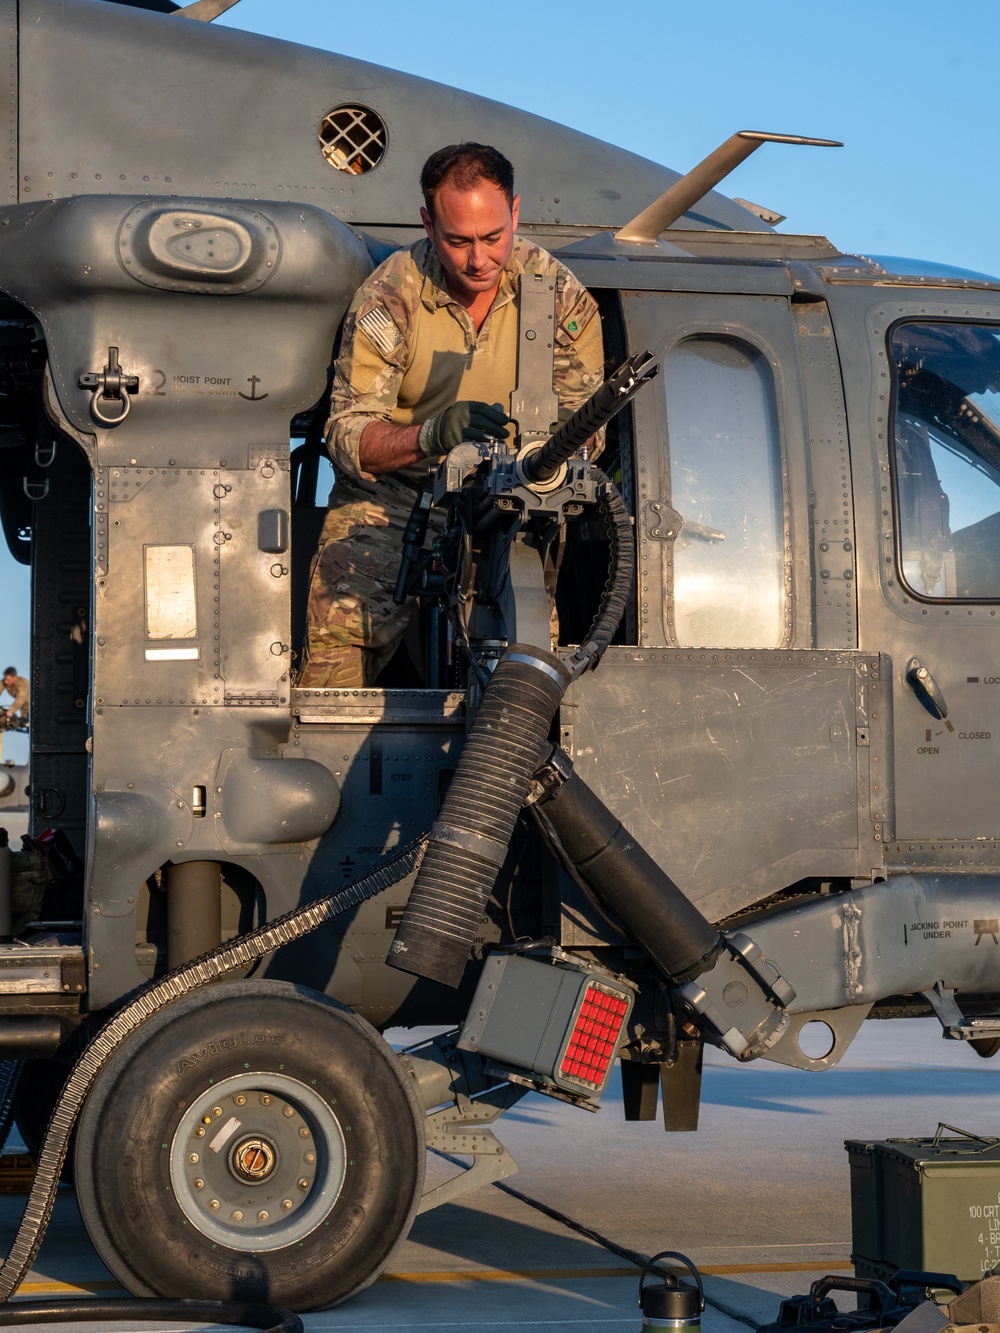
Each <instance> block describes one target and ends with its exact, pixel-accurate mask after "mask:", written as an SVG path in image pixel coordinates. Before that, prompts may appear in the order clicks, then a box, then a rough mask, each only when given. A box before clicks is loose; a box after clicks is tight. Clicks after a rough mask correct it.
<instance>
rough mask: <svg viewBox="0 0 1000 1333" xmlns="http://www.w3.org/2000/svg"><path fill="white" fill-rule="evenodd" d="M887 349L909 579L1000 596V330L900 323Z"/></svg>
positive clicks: (957, 592) (930, 587)
mask: <svg viewBox="0 0 1000 1333" xmlns="http://www.w3.org/2000/svg"><path fill="white" fill-rule="evenodd" d="M890 349H891V354H892V360H893V366H894V371H895V413H894V421H895V431H894V437H895V464H896V467H895V470H896V504H897V514H898V530H899V548H900V549H899V561H900V569H901V574H902V578H903V582H904V583H905V584H906V585H907V586H908V587H909V588H910V590H911V591H912V592H914V593H916V594H918V595H919V596H920V597H927V598H946V599H952V600H956V599H968V600H973V601H984V600H993V599H1000V328H998V327H996V326H994V325H988V324H955V323H944V322H942V323H936V324H931V323H926V324H900V325H897V327H896V328H895V329H894V330H893V333H892V337H891V340H890Z"/></svg>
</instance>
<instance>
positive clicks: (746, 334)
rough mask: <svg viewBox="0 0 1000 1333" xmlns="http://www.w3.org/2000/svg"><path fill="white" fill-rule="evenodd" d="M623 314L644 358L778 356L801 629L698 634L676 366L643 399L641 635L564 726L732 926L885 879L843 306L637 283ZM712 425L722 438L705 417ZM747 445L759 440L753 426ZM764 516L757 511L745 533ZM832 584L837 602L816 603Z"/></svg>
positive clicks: (784, 521) (591, 767)
mask: <svg viewBox="0 0 1000 1333" xmlns="http://www.w3.org/2000/svg"><path fill="white" fill-rule="evenodd" d="M622 306H623V313H624V318H625V321H626V327H627V335H628V341H629V347H628V350H629V351H630V352H632V351H636V350H640V349H642V348H644V347H647V346H648V347H649V348H650V349H651V350H653V351H654V353H655V354H656V355H657V356H659V357H661V358H668V357H669V355H670V353H671V351H672V350H673V349H675V348H677V347H680V346H683V345H684V343H685V342H686V341H687V340H690V339H709V340H712V339H715V340H719V341H721V342H723V343H725V344H726V345H727V346H728V345H736V346H737V348H739V347H740V346H742V347H746V348H748V349H750V350H751V351H752V353H753V354H754V355H753V356H747V357H745V358H744V360H745V361H747V362H752V361H754V360H756V362H757V369H758V371H759V370H760V369H761V363H762V362H763V364H766V366H767V368H768V370H769V372H770V375H771V377H772V378H773V385H774V395H773V397H774V418H775V421H776V422H777V430H778V441H777V448H778V451H779V452H778V459H779V460H780V461H779V463H778V464H777V466H778V467H779V470H780V480H781V484H782V488H783V492H782V503H781V509H780V513H781V531H782V536H783V540H784V550H783V553H782V565H783V571H784V575H783V576H784V580H785V606H784V619H783V621H782V623H781V625H780V626H779V630H778V632H777V633H776V634H774V635H773V640H774V641H773V642H772V644H771V646H761V644H760V643H753V642H744V643H743V644H740V643H739V642H733V643H725V642H718V641H717V642H716V643H714V644H697V643H686V644H682V643H680V642H678V638H677V635H676V633H675V630H674V626H675V625H676V624H677V623H678V618H677V616H676V614H673V613H672V608H671V606H670V605H669V603H668V598H669V597H670V596H671V594H672V588H671V577H672V574H673V561H672V560H671V559H670V558H669V554H668V553H667V543H668V542H669V541H671V540H673V539H675V538H676V534H677V532H678V531H679V530H681V529H680V527H679V522H678V520H679V519H686V518H687V517H688V516H686V515H683V514H678V512H677V508H676V502H675V500H674V497H673V495H672V493H671V489H670V481H671V471H670V453H669V449H670V438H669V424H670V423H669V404H668V401H667V386H668V385H669V384H670V376H669V375H668V374H661V376H660V377H659V378H658V381H657V384H658V385H659V386H660V387H659V388H658V389H656V388H650V389H649V390H648V391H647V392H645V393H644V394H641V395H639V396H638V397H637V399H636V400H635V403H634V404H633V409H634V412H635V428H636V429H635V437H636V459H635V471H636V477H637V482H638V485H637V492H638V493H637V525H636V526H637V537H638V539H639V547H640V565H639V626H640V629H639V636H638V637H639V642H638V643H637V644H636V645H634V646H632V647H627V646H615V647H612V648H611V649H609V651H608V653H607V655H606V657H605V661H604V664H603V665H602V669H601V670H600V671H598V672H595V673H594V674H593V677H590V676H586V677H583V678H582V679H581V681H580V682H579V683H578V684H577V685H575V686H574V687H573V690H572V691H571V693H570V696H569V698H568V701H567V702H568V704H569V705H571V707H569V708H565V709H564V710H563V715H564V717H565V719H566V723H567V727H566V728H565V729H564V731H565V730H568V731H569V732H570V733H571V740H572V746H573V755H574V762H576V763H577V765H578V767H579V768H580V771H581V773H582V775H583V776H584V778H585V780H586V781H587V782H589V783H591V784H592V785H593V786H594V787H595V789H596V790H597V791H598V793H599V794H600V795H602V797H603V798H604V799H605V800H608V801H609V803H611V804H612V805H613V807H614V809H615V811H616V813H617V814H618V815H619V816H620V817H621V819H622V821H623V823H624V824H625V826H626V827H627V828H628V829H629V831H630V832H631V833H632V834H633V835H634V836H635V837H636V838H637V840H638V841H639V842H640V843H641V844H642V845H643V846H645V847H646V848H647V850H648V851H649V852H650V854H651V855H652V856H653V857H654V859H656V860H657V861H658V862H659V863H660V864H661V865H663V866H664V867H665V869H667V871H668V872H669V873H670V874H671V876H672V877H673V878H674V880H675V882H676V883H677V884H678V885H679V886H680V887H681V888H682V889H683V891H684V892H685V893H686V894H687V896H688V897H690V898H691V899H692V900H693V901H694V902H696V903H697V904H698V905H699V907H700V908H701V909H702V911H704V912H705V913H706V915H708V916H709V917H710V918H711V919H712V920H721V919H723V918H725V917H726V916H728V915H730V914H731V913H733V912H736V911H739V910H741V909H742V908H745V907H747V906H749V905H750V904H752V903H754V902H757V901H759V900H760V899H761V898H763V897H766V896H768V895H769V894H771V893H774V892H776V891H778V890H780V889H782V888H785V887H786V886H787V885H789V884H791V883H794V882H796V881H797V880H799V879H802V878H805V877H807V876H816V877H819V878H824V879H827V878H833V877H838V876H845V877H851V878H853V877H866V878H867V877H870V876H871V873H872V868H873V867H875V866H878V865H880V863H881V859H882V857H881V846H880V838H881V832H880V829H879V827H878V824H877V821H876V820H875V819H874V817H873V816H874V814H875V813H876V812H875V809H874V806H873V803H872V785H873V778H872V773H873V771H874V772H875V773H877V774H880V770H881V769H882V768H884V767H885V764H884V760H882V761H881V762H880V760H879V757H880V756H881V755H882V754H883V752H884V737H883V735H882V733H881V731H880V730H878V728H875V729H874V730H873V728H872V722H871V717H870V698H871V689H872V686H873V683H875V682H876V681H877V678H878V674H879V660H878V658H877V657H871V656H869V655H866V654H862V653H859V652H858V651H857V649H856V647H855V645H856V629H855V624H856V607H855V601H854V582H855V566H854V549H853V548H854V533H853V509H852V506H851V503H850V471H849V459H848V455H847V447H846V436H845V417H844V406H843V396H842V389H841V384H840V377H839V366H838V363H837V358H836V349H835V346H834V345H833V340H832V334H831V328H830V322H829V316H828V314H827V312H826V308H825V305H824V304H823V303H822V302H812V303H809V306H810V309H809V310H808V311H800V309H799V308H798V306H797V305H793V304H792V302H791V300H790V295H789V296H780V295H772V294H770V293H768V294H762V293H761V292H760V291H759V290H758V291H756V292H753V293H751V292H746V294H738V295H737V294H732V293H703V292H690V291H688V292H669V293H664V292H650V291H648V290H647V291H643V292H623V293H622ZM803 329H804V330H805V332H803ZM803 345H804V350H803ZM721 359H722V360H723V361H724V360H725V358H724V357H723V358H721ZM734 364H736V363H735V362H734ZM692 402H693V403H694V404H695V406H697V402H698V400H697V398H696V397H695V398H692ZM712 406H713V404H712V402H711V401H704V400H703V401H702V407H703V408H704V409H705V410H708V411H710V410H711V408H712ZM693 410H694V409H693ZM725 410H728V411H730V415H731V416H732V410H731V408H726V409H725ZM695 425H696V426H699V427H700V428H703V429H705V430H706V431H710V430H711V429H712V423H711V418H710V417H709V416H706V415H705V411H702V412H701V414H700V416H699V418H698V420H697V421H696V422H695ZM831 442H832V444H831ZM730 447H732V448H733V450H734V451H736V450H738V449H739V448H740V447H741V438H740V436H739V432H738V431H737V430H736V429H734V430H733V431H732V434H731V439H730ZM706 453H707V456H709V457H711V450H710V449H709V450H707V451H706ZM687 456H688V459H689V460H690V459H693V458H694V459H696V457H697V453H696V451H695V452H692V451H691V450H690V449H688V455H687ZM717 460H718V454H717V453H716V455H715V459H714V460H713V462H711V463H710V464H709V466H710V467H712V468H713V470H714V479H715V480H716V481H717V482H718V484H719V486H720V489H721V490H723V491H724V492H727V493H736V495H737V499H738V498H739V497H738V490H739V487H738V478H737V477H736V473H737V471H738V468H736V467H734V468H733V469H726V468H722V467H720V466H719V465H718V461H717ZM657 506H659V507H658V508H657ZM729 512H730V513H733V512H735V513H737V514H739V507H738V505H737V507H736V508H735V510H734V509H733V508H732V506H730V510H729ZM696 519H697V522H698V523H699V524H700V525H701V526H702V528H707V529H708V532H707V533H705V532H696V533H694V534H693V538H692V540H702V541H704V540H706V539H707V540H708V541H709V542H713V541H716V540H717V538H716V535H715V532H716V530H715V527H714V526H713V525H712V522H711V519H710V518H707V517H706V515H705V514H699V515H697V516H696ZM752 523H753V515H752V514H751V513H749V512H748V513H747V514H746V515H745V519H744V526H746V527H747V528H750V527H751V526H752ZM718 527H719V530H720V531H721V527H722V525H721V524H719V525H718ZM671 529H672V530H673V536H671ZM731 534H732V529H731V530H730V534H724V535H731ZM736 535H737V536H738V537H739V536H740V534H739V533H737V534H736ZM665 538H666V540H664V539H665ZM824 544H825V546H826V548H827V549H826V550H823V551H821V550H820V547H822V546H823V545H824ZM831 545H836V546H838V547H839V549H838V550H837V555H838V556H840V557H841V558H840V560H839V562H838V564H837V566H836V569H837V574H838V586H837V587H836V588H832V587H831V588H830V589H827V586H826V585H828V584H832V582H833V581H832V579H829V578H827V579H820V578H819V577H816V573H818V572H819V571H816V563H817V562H818V560H819V559H820V558H822V557H826V559H827V563H826V564H824V565H823V566H822V568H829V567H832V555H831V551H830V547H831ZM845 546H846V548H847V549H845ZM845 575H846V577H845ZM815 584H821V585H822V588H823V591H822V592H818V593H817V596H816V598H815V599H814V596H813V588H814V585H815ZM772 623H773V616H772ZM598 756H599V760H598ZM873 759H874V760H875V765H876V766H873Z"/></svg>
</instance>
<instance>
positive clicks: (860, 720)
mask: <svg viewBox="0 0 1000 1333" xmlns="http://www.w3.org/2000/svg"><path fill="white" fill-rule="evenodd" d="M877 668H878V659H877V658H868V657H864V656H862V655H861V654H855V653H847V652H843V653H816V652H774V653H739V652H683V651H677V650H670V649H666V650H662V649H661V650H653V651H645V652H642V651H638V652H637V651H635V650H627V649H612V650H611V651H610V652H609V653H608V654H607V657H606V658H605V661H604V662H603V663H602V665H601V667H600V669H599V670H598V671H596V672H595V673H594V674H593V675H588V676H585V677H584V678H583V679H582V680H581V681H580V682H579V683H578V684H577V685H575V686H574V687H573V689H572V691H571V693H570V696H569V699H568V703H567V706H565V707H564V708H563V711H562V721H563V727H564V744H568V746H569V748H570V749H571V753H572V756H573V760H574V763H575V764H576V766H577V769H578V771H579V772H580V773H581V775H582V776H583V777H584V778H585V779H586V781H587V782H589V783H590V784H591V785H592V786H593V787H594V788H595V790H596V791H597V792H598V793H599V794H600V796H601V797H602V799H603V800H604V801H606V802H607V804H608V805H609V806H610V807H611V809H613V810H614V812H615V813H616V814H617V815H618V816H619V818H620V819H621V820H622V822H623V823H624V824H625V826H626V827H627V828H628V829H629V831H630V832H631V833H632V834H633V835H634V836H635V837H636V838H638V840H639V841H640V842H641V843H642V844H643V846H644V847H645V848H646V849H647V851H648V852H649V853H650V854H651V855H652V856H653V857H654V859H655V860H656V861H657V862H658V863H659V864H660V865H662V866H663V867H664V869H665V870H666V871H667V872H668V873H669V874H670V875H671V876H672V877H673V878H674V880H675V881H676V882H677V884H678V885H679V886H680V887H681V888H682V889H683V890H684V892H685V893H686V894H687V895H688V896H689V897H690V898H691V899H692V900H693V901H694V902H697V903H698V904H699V905H700V906H701V907H702V910H703V911H705V912H706V914H707V915H709V916H710V917H711V918H712V919H713V920H719V919H721V918H722V917H724V916H726V915H727V914H728V913H730V912H733V911H737V910H739V909H740V908H742V907H745V906H747V905H748V904H750V903H753V902H755V901H757V900H759V899H761V898H763V897H766V896H767V895H768V894H771V893H773V892H775V891H777V890H778V889H781V888H784V887H785V886H787V885H788V884H790V883H793V882H795V881H796V880H797V879H800V878H803V877H804V876H807V875H819V876H823V877H829V876H837V875H857V874H861V873H865V868H867V871H870V870H871V867H872V866H873V865H877V864H878V863H879V862H880V860H881V847H880V842H879V838H880V836H881V835H880V830H879V828H878V826H877V824H875V823H873V822H872V820H873V814H872V803H871V790H870V781H871V779H870V778H869V769H870V764H869V760H870V757H871V756H872V755H874V754H875V753H876V751H877V750H878V749H879V748H880V746H879V744H878V741H877V737H876V739H873V734H874V733H873V727H872V721H871V716H870V710H869V707H868V692H869V688H870V681H871V678H872V677H873V676H876V675H877ZM876 721H877V724H878V725H879V726H881V725H882V720H881V719H877V720H876ZM881 767H882V768H885V767H886V765H885V763H884V760H883V762H882V764H881ZM876 851H877V853H878V854H877V856H876V855H875V853H876ZM873 857H874V859H873Z"/></svg>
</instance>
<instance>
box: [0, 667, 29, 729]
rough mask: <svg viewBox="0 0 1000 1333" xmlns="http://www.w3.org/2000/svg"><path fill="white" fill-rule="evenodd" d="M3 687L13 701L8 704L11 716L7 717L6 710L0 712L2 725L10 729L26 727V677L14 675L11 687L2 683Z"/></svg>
mask: <svg viewBox="0 0 1000 1333" xmlns="http://www.w3.org/2000/svg"><path fill="white" fill-rule="evenodd" d="M3 689H4V690H6V692H7V693H8V694H9V695H10V696H11V698H12V700H13V702H12V703H11V704H9V705H8V707H9V708H11V709H13V716H12V717H9V718H8V717H7V710H6V709H4V710H3V711H2V712H0V719H2V723H3V726H4V727H6V728H8V729H12V728H15V727H26V726H27V725H28V698H29V684H28V680H27V677H25V676H15V677H14V685H13V687H11V686H9V685H4V686H3Z"/></svg>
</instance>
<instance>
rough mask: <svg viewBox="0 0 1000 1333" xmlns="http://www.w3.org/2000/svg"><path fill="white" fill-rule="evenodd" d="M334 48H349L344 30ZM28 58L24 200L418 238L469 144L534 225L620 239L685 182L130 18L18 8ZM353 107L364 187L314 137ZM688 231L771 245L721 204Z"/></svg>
mask: <svg viewBox="0 0 1000 1333" xmlns="http://www.w3.org/2000/svg"><path fill="white" fill-rule="evenodd" d="M331 12H332V11H331ZM338 12H339V11H338ZM236 13H237V16H238V14H239V10H237V11H236ZM237 22H239V18H238V17H237ZM341 36H342V37H343V39H344V41H345V43H349V41H350V34H349V28H348V27H346V26H345V27H344V28H343V30H342V33H341ZM20 59H21V87H22V106H21V121H22V126H21V167H20V185H21V199H22V200H25V201H32V200H37V199H45V198H46V197H53V196H54V197H55V198H59V197H61V196H64V195H70V194H90V193H93V194H108V193H111V192H118V193H139V192H143V191H146V190H149V191H151V192H155V193H157V194H174V193H176V194H189V193H190V194H199V195H209V196H213V197H214V196H225V195H229V196H236V197H241V198H257V199H292V200H309V201H310V202H311V203H314V204H319V205H320V206H321V207H323V208H326V209H329V210H330V211H331V212H332V213H335V214H336V215H337V216H338V217H341V218H343V219H345V220H346V221H352V222H357V223H359V224H362V225H364V224H365V223H378V222H381V223H412V222H413V221H414V220H415V215H416V206H417V204H418V203H419V191H418V189H417V181H416V175H417V170H418V167H419V164H420V163H421V162H423V161H424V160H425V159H426V158H427V157H428V156H429V154H430V153H432V152H434V150H435V149H437V148H440V146H441V145H442V144H444V143H453V142H455V141H457V140H460V139H472V140H476V141H478V142H480V143H492V144H496V145H497V147H498V148H500V149H501V150H502V151H503V152H506V153H508V154H509V155H510V156H511V158H512V159H513V160H514V161H515V162H516V163H517V172H518V185H519V189H520V193H521V199H522V204H521V209H522V215H523V218H524V221H525V222H540V223H554V224H560V223H580V222H584V223H586V224H588V225H591V226H604V225H607V226H621V225H622V224H624V223H625V222H627V221H628V220H629V218H632V217H634V216H635V214H636V213H637V212H638V211H639V209H641V208H645V207H646V205H647V204H648V203H649V202H650V200H651V199H655V198H656V196H657V195H658V194H659V193H660V192H661V191H662V190H665V189H666V188H667V186H668V185H671V184H672V183H673V182H674V181H675V180H676V179H677V173H676V172H674V171H670V170H669V169H667V168H666V167H661V166H658V165H657V164H655V163H653V162H649V161H647V160H645V159H643V158H641V157H637V156H636V155H635V154H634V153H629V152H626V151H625V150H623V149H621V148H615V147H613V146H612V145H611V144H607V143H602V142H601V141H600V140H598V139H593V138H590V137H589V136H587V135H583V134H578V133H576V132H574V131H573V130H568V129H564V128H563V127H562V126H560V125H555V124H553V122H552V121H549V120H543V119H542V118H540V117H537V116H530V115H527V114H526V113H525V112H523V111H519V110H516V109H515V108H513V107H508V106H503V105H501V104H500V103H498V102H494V101H490V100H489V99H487V98H482V97H476V96H473V95H472V94H471V93H466V92H462V91H460V90H458V89H455V88H448V87H444V86H442V85H441V84H436V83H432V82H430V81H428V80H426V79H418V78H414V77H412V76H410V75H407V74H400V73H397V72H395V71H393V70H387V69H382V68H380V67H379V66H376V65H371V64H368V63H366V62H364V61H360V60H354V59H351V58H350V57H349V56H341V55H334V54H331V53H329V52H326V51H312V50H309V49H308V48H307V47H304V46H295V45H292V44H291V43H288V42H278V41H274V40H271V39H269V38H265V37H258V36H256V35H253V34H250V33H243V32H240V31H238V30H237V29H235V28H230V27H226V26H216V25H215V24H209V23H192V22H190V21H189V20H186V19H177V18H173V17H171V16H169V15H165V14H157V13H152V12H150V11H148V10H142V9H135V8H130V7H127V6H125V5H112V4H106V3H103V2H102V3H96V2H95V0H21V53H20ZM345 103H346V104H349V105H357V104H359V103H360V104H361V105H363V106H365V107H369V108H371V110H373V111H374V112H376V113H377V114H378V115H379V116H380V117H381V118H382V120H383V121H384V122H385V125H386V127H387V131H388V145H387V149H386V154H385V157H384V158H383V159H382V161H381V162H380V163H379V164H378V166H377V167H376V168H375V169H374V170H373V171H369V172H366V173H365V174H363V175H354V174H353V173H352V172H350V171H338V170H336V169H334V168H333V167H332V166H330V165H329V163H328V162H327V161H326V159H325V158H324V156H323V153H322V151H321V147H320V142H319V139H318V137H317V136H318V131H319V129H320V126H321V124H322V122H323V119H324V117H325V116H326V115H327V113H328V112H329V111H330V110H332V109H333V108H334V107H336V106H339V105H343V104H345ZM680 225H681V226H682V227H683V226H694V227H700V228H704V227H706V226H708V227H718V226H722V227H733V228H736V229H737V230H740V231H747V230H750V231H754V232H758V231H761V232H763V231H765V230H766V228H765V227H764V224H763V223H761V222H760V220H759V219H758V218H756V217H755V216H754V215H753V214H752V213H750V212H748V211H747V210H746V209H744V208H741V207H740V206H739V205H738V204H735V203H734V202H733V201H732V200H730V199H727V198H726V197H725V196H724V195H721V194H719V193H717V192H715V191H711V192H710V193H709V194H707V195H706V196H705V197H704V198H703V199H701V200H699V202H698V205H697V207H696V209H692V210H691V212H690V213H689V214H687V215H686V216H685V218H684V219H682V220H681V222H680Z"/></svg>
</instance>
